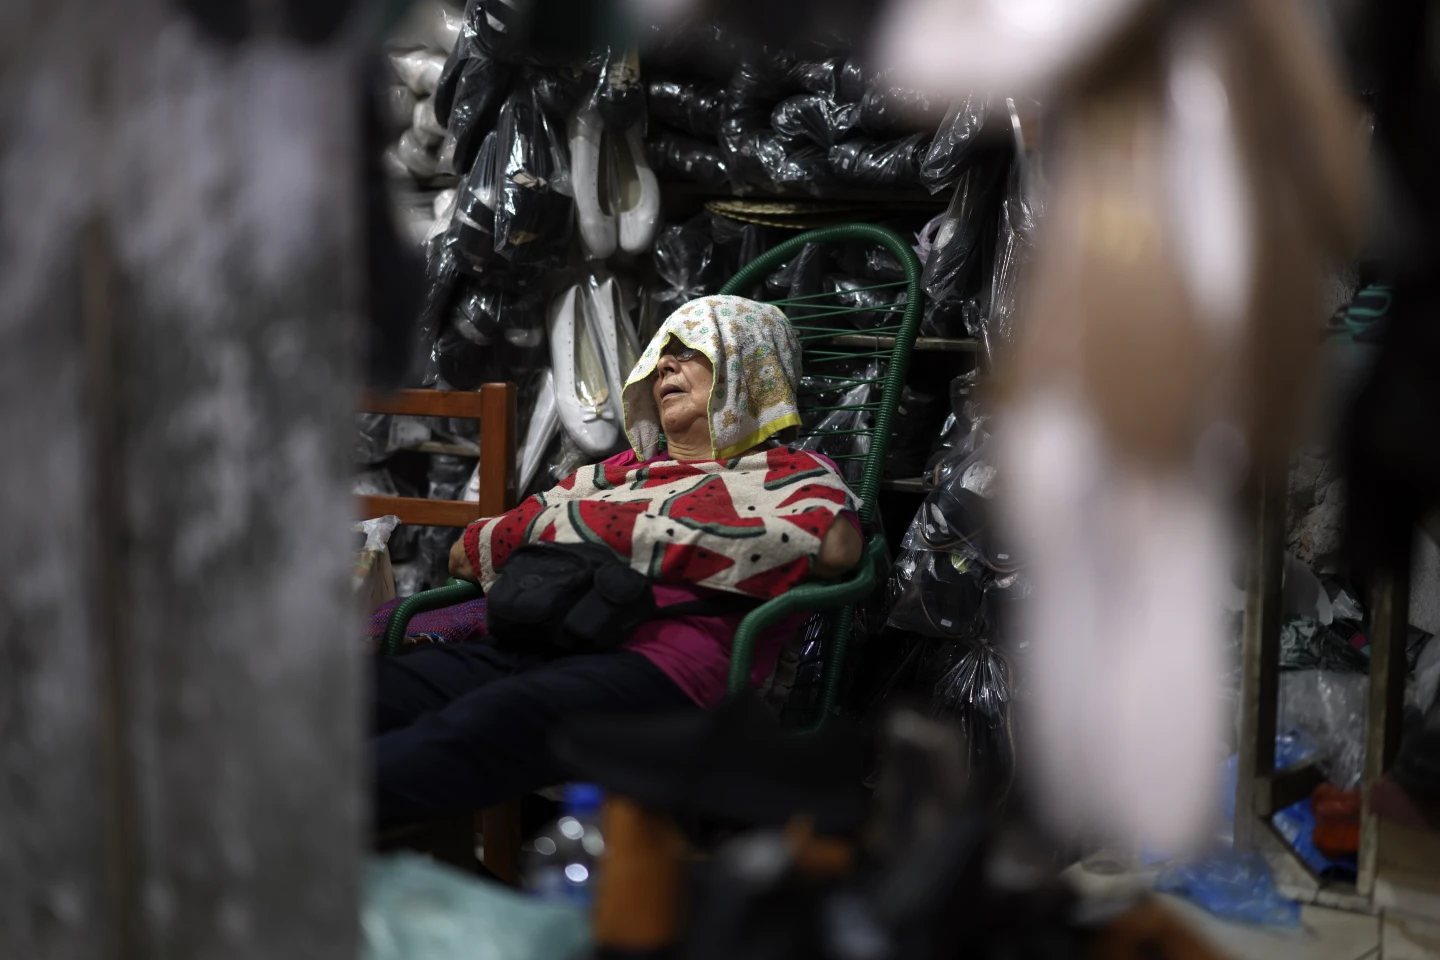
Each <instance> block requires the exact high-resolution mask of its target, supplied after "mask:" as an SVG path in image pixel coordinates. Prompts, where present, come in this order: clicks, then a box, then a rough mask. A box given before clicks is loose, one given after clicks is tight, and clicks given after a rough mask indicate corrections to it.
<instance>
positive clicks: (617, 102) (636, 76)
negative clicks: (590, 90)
mask: <svg viewBox="0 0 1440 960" xmlns="http://www.w3.org/2000/svg"><path fill="white" fill-rule="evenodd" d="M594 103H595V107H596V109H597V110H599V111H600V117H601V119H602V120H604V121H605V126H606V128H607V129H609V130H611V131H613V132H616V133H620V132H623V131H625V130H629V129H630V128H631V127H633V126H636V125H637V124H640V123H643V122H644V120H645V87H644V86H643V85H642V84H641V83H640V57H639V55H638V54H637V53H636V52H635V51H634V50H633V49H622V48H620V47H610V48H608V49H607V50H606V51H605V54H604V57H603V62H602V64H601V67H600V77H599V80H598V81H597V82H596V84H595V97H594Z"/></svg>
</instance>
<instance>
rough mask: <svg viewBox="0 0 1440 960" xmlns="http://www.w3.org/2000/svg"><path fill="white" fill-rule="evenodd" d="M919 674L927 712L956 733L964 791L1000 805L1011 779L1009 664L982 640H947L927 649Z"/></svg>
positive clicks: (1012, 743) (1012, 737) (1012, 738)
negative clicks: (960, 744) (953, 727)
mask: <svg viewBox="0 0 1440 960" xmlns="http://www.w3.org/2000/svg"><path fill="white" fill-rule="evenodd" d="M920 672H921V676H922V678H923V681H924V682H925V683H926V684H927V685H928V687H929V689H928V691H927V692H928V695H929V704H928V706H929V712H930V714H931V715H932V716H934V717H936V718H938V719H942V720H947V721H949V722H951V723H953V724H955V725H956V726H957V727H958V728H959V730H960V733H961V735H962V738H963V743H964V748H965V749H964V761H965V767H964V782H965V789H966V793H967V794H968V795H969V797H970V799H971V800H972V802H978V803H981V804H985V805H988V806H993V805H998V804H1000V803H1002V802H1003V801H1004V800H1005V798H1006V797H1007V796H1008V795H1009V792H1010V788H1011V786H1012V784H1013V783H1014V780H1015V732H1014V718H1013V711H1012V707H1011V701H1012V699H1013V693H1012V684H1013V671H1012V669H1011V666H1010V662H1009V660H1008V659H1007V658H1006V657H1005V655H1004V654H1002V653H1001V652H1000V651H999V650H997V649H996V648H995V646H994V645H993V644H991V643H988V642H987V641H985V640H982V639H968V640H947V641H943V642H941V643H940V644H938V645H936V646H934V647H932V648H931V650H930V651H929V652H928V655H927V656H926V658H925V661H924V662H923V663H922V665H921V668H920Z"/></svg>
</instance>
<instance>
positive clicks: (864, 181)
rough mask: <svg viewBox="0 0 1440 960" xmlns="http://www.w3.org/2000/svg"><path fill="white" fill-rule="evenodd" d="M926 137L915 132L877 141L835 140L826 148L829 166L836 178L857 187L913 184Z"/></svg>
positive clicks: (916, 181)
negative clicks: (828, 149) (897, 138)
mask: <svg viewBox="0 0 1440 960" xmlns="http://www.w3.org/2000/svg"><path fill="white" fill-rule="evenodd" d="M928 139H929V135H928V134H924V133H916V134H911V135H910V136H908V137H903V138H901V139H899V140H887V141H884V142H880V143H876V142H874V141H870V140H848V141H846V142H844V143H837V144H836V145H835V146H833V147H831V148H830V152H829V161H830V169H831V170H832V171H834V173H835V178H836V179H837V180H840V181H842V182H844V183H850V184H854V185H855V186H859V187H872V188H875V189H881V190H887V189H894V190H900V189H905V188H907V187H917V186H919V185H920V163H921V161H922V160H923V159H924V157H925V151H926V149H927V146H926V144H927V141H928Z"/></svg>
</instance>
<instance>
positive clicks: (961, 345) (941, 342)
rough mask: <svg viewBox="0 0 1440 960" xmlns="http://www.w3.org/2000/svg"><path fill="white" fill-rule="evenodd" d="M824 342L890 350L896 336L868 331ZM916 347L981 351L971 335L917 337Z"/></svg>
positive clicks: (968, 351) (948, 351) (954, 351)
mask: <svg viewBox="0 0 1440 960" xmlns="http://www.w3.org/2000/svg"><path fill="white" fill-rule="evenodd" d="M823 342H826V343H830V344H833V345H835V346H837V347H865V348H867V349H871V350H888V349H891V348H893V347H894V346H895V338H894V337H883V336H874V335H872V334H868V333H844V334H841V335H840V336H838V337H835V338H834V339H832V340H828V341H823ZM914 349H916V350H924V351H929V352H944V353H979V352H980V341H979V340H975V339H973V338H970V337H916V338H915V346H914Z"/></svg>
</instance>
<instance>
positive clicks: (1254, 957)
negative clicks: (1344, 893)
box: [1065, 864, 1408, 960]
mask: <svg viewBox="0 0 1440 960" xmlns="http://www.w3.org/2000/svg"><path fill="white" fill-rule="evenodd" d="M1065 875H1066V877H1067V878H1068V879H1069V880H1070V882H1071V883H1072V884H1073V885H1074V886H1075V887H1076V889H1078V890H1079V891H1080V892H1081V893H1082V894H1089V895H1092V896H1097V897H1099V896H1113V895H1123V894H1125V893H1139V892H1140V891H1143V890H1148V889H1150V886H1151V885H1152V884H1153V883H1154V880H1155V873H1154V871H1143V870H1142V871H1132V872H1125V873H1114V874H1108V875H1103V874H1096V873H1092V872H1090V871H1088V870H1085V869H1084V868H1082V867H1081V866H1080V865H1079V864H1076V865H1075V866H1073V867H1071V868H1070V869H1069V870H1067V871H1066V874H1065ZM1160 900H1161V901H1162V902H1163V903H1164V904H1165V905H1166V906H1167V907H1169V908H1170V909H1172V910H1174V911H1175V912H1176V913H1178V914H1179V915H1180V916H1182V917H1183V918H1184V919H1185V921H1186V922H1187V923H1189V924H1190V926H1191V927H1192V928H1193V929H1194V930H1195V932H1196V933H1198V934H1200V935H1201V936H1202V937H1204V938H1205V939H1206V940H1208V941H1210V943H1211V944H1213V945H1214V946H1215V947H1216V948H1217V949H1218V950H1220V951H1221V952H1223V953H1224V954H1225V955H1226V956H1229V957H1231V958H1233V960H1361V958H1363V957H1374V958H1378V957H1379V955H1380V919H1379V918H1378V917H1371V916H1365V915H1363V914H1356V913H1346V912H1344V911H1341V910H1331V909H1329V908H1327V907H1315V906H1306V907H1304V908H1303V909H1302V911H1301V914H1300V927H1299V928H1298V929H1281V928H1275V927H1260V926H1254V925H1251V924H1244V923H1231V922H1228V921H1225V920H1221V919H1219V918H1217V917H1214V916H1212V915H1211V914H1209V913H1206V912H1205V911H1204V910H1203V909H1201V908H1200V907H1197V906H1195V905H1194V904H1192V903H1190V902H1189V901H1187V900H1182V899H1180V898H1179V897H1173V896H1169V895H1167V894H1161V895H1160ZM1406 960H1408V957H1407V958H1406Z"/></svg>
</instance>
